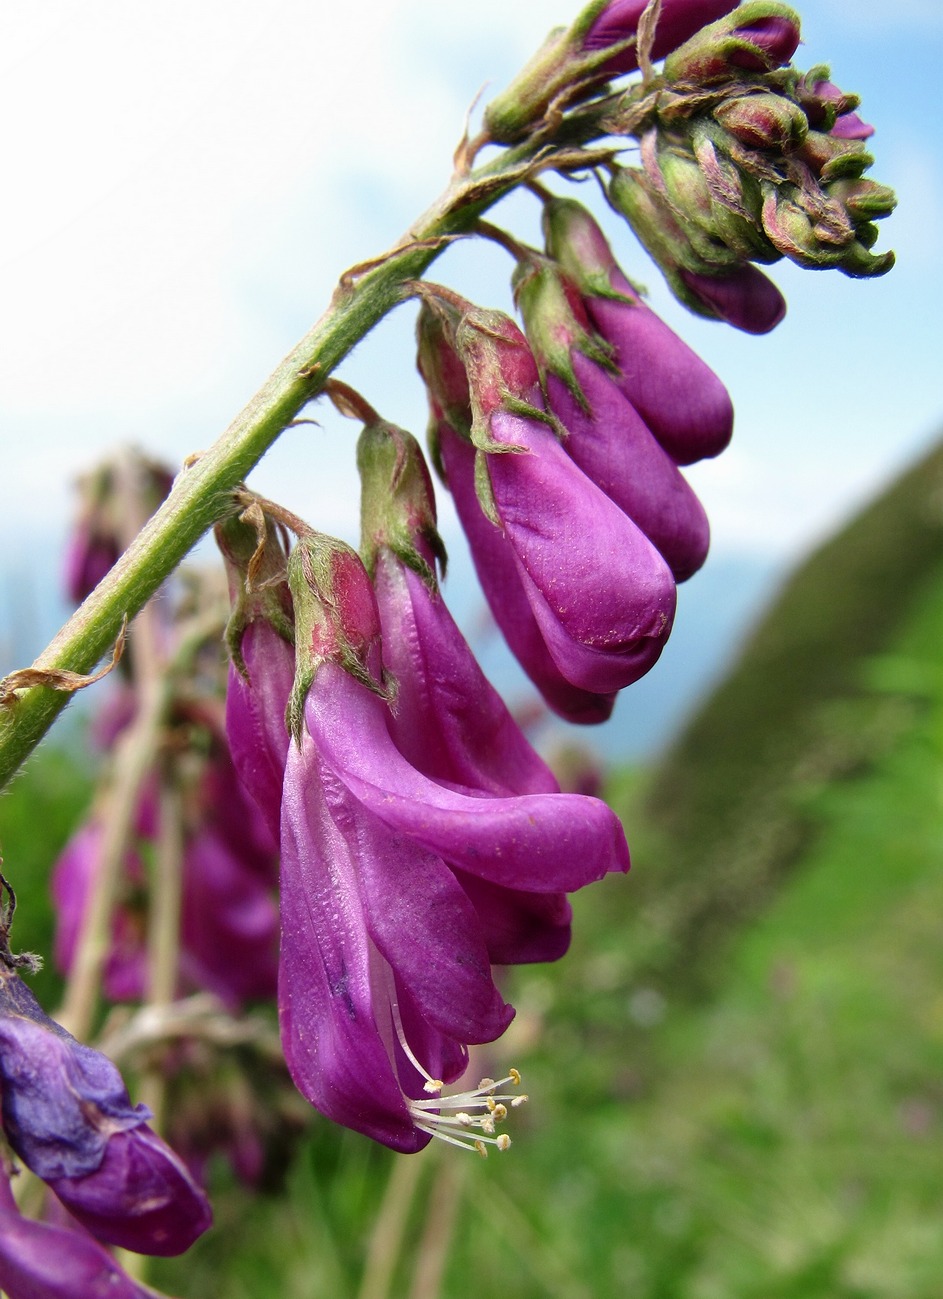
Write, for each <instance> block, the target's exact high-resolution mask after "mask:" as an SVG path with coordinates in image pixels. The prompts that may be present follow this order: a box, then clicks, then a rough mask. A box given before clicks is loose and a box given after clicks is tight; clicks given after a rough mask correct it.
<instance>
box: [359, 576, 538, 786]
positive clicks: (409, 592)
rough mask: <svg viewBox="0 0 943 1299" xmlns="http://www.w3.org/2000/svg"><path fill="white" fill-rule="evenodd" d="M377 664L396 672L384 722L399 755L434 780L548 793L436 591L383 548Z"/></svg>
mask: <svg viewBox="0 0 943 1299" xmlns="http://www.w3.org/2000/svg"><path fill="white" fill-rule="evenodd" d="M375 583H376V593H377V604H378V606H379V609H380V623H381V626H382V628H383V658H384V663H385V664H386V666H387V667H388V668H389V670H390V671H391V672H392V673H393V675H394V676H395V677H396V679H397V682H398V693H397V701H396V710H395V712H394V714H393V716H392V719H391V720H390V723H389V728H390V733H391V734H392V736H393V739H394V741H395V742H396V747H397V748H398V749H399V751H400V753H402V754H403V756H404V757H405V758H406V759H408V761H409V762H411V763H412V765H413V766H414V767H416V768H417V769H418V770H419V771H421V772H423V774H424V775H427V776H430V777H431V778H432V779H433V780H436V781H439V782H440V783H441V784H447V785H451V786H452V787H454V788H457V789H461V790H465V791H475V792H478V793H482V794H498V795H508V794H536V793H547V794H550V793H555V792H557V791H558V789H559V786H558V784H557V781H556V778H555V777H554V775H553V772H552V771H551V770H550V768H549V767H548V766H547V764H546V763H545V762H544V761H543V760H542V759H541V758H540V757H538V755H537V753H536V752H535V751H534V749H533V748H532V747H531V745H530V744H529V743H528V741H527V739H526V738H525V737H524V734H523V733H522V731H521V729H520V727H519V726H518V725H517V723H516V722H515V721H514V719H513V717H512V716H511V714H510V713H509V712H508V709H507V706H506V705H505V703H504V701H503V699H502V698H501V696H500V695H499V694H498V692H497V691H496V690H495V689H494V687H493V686H492V685H491V683H490V682H489V681H488V679H487V677H486V676H485V674H484V673H483V672H482V670H481V668H480V667H479V665H478V662H477V660H476V659H475V656H474V655H473V654H472V651H471V649H470V648H469V646H468V644H467V642H466V641H465V639H464V637H463V636H462V634H461V632H460V631H459V629H458V627H456V625H455V622H454V620H453V618H452V615H451V614H450V613H449V611H448V609H447V608H446V605H445V601H444V600H443V599H442V597H441V595H439V594H436V595H434V594H433V593H432V592H431V591H430V590H429V587H428V586H427V585H426V583H425V582H424V581H423V580H422V578H421V577H420V576H419V575H418V573H415V572H414V571H413V570H412V569H409V568H406V567H405V566H404V565H403V564H401V563H400V562H399V561H398V560H397V559H396V558H395V557H394V556H393V555H392V554H391V553H390V552H389V551H385V552H382V553H381V556H380V559H379V561H378V564H377V572H376V578H375Z"/></svg>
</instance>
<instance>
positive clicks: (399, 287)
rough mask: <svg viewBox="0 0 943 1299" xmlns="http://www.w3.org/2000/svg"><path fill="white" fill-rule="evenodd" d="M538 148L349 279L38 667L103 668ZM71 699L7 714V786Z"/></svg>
mask: <svg viewBox="0 0 943 1299" xmlns="http://www.w3.org/2000/svg"><path fill="white" fill-rule="evenodd" d="M533 153H534V146H532V145H522V146H520V147H519V148H517V149H512V150H507V151H505V152H504V153H503V154H501V156H500V157H499V158H498V159H497V160H495V161H493V162H491V163H490V164H488V165H487V166H485V167H482V168H480V169H479V170H478V171H475V172H472V173H471V174H470V175H468V176H456V177H455V178H453V181H452V183H451V184H450V186H449V187H448V189H447V190H446V191H445V193H444V194H443V195H442V197H441V198H440V199H439V200H438V201H437V203H436V204H435V205H434V206H433V207H432V208H430V210H429V212H428V213H426V215H425V216H424V217H422V218H421V219H420V220H419V222H417V224H416V226H414V227H413V229H412V230H411V231H410V232H409V234H408V235H407V236H406V237H405V238H404V239H403V240H402V241H401V243H400V244H399V245H397V249H396V250H393V251H392V252H391V253H390V254H389V255H388V256H386V257H384V258H382V259H378V260H377V261H376V263H370V264H367V265H368V266H369V269H365V270H364V271H363V273H362V274H360V275H358V276H356V277H352V278H349V279H348V278H345V279H343V280H342V281H341V283H340V285H339V286H338V289H337V291H336V292H335V294H334V299H333V301H332V302H331V305H330V306H329V307H328V309H327V311H326V312H325V313H324V315H323V316H322V317H321V319H320V320H319V321H318V322H317V324H316V325H315V326H314V327H313V328H312V329H311V330H310V332H309V333H308V334H306V335H305V337H304V338H303V339H302V340H301V342H300V343H298V345H297V346H296V347H295V348H294V349H293V350H292V351H291V352H289V354H288V356H287V357H286V358H285V359H284V360H283V361H282V362H281V364H280V365H279V366H278V368H277V369H276V370H275V372H274V373H273V374H272V376H271V377H270V378H269V379H268V380H267V382H266V383H265V384H264V386H263V387H262V388H261V389H260V391H259V392H258V393H257V394H256V395H255V396H254V397H253V398H252V400H251V401H250V402H249V404H248V405H247V406H246V408H245V409H244V410H243V411H242V412H241V414H239V415H237V417H236V419H235V420H234V421H233V422H232V424H231V425H230V426H229V428H228V429H226V431H225V432H224V433H223V434H222V436H221V437H220V438H219V439H218V441H217V442H216V443H215V444H214V445H213V446H212V447H211V448H210V450H209V451H206V452H204V453H203V454H202V455H201V456H200V457H199V458H198V459H196V460H195V461H194V462H193V463H192V464H190V465H189V467H188V468H186V469H184V470H183V471H182V472H181V473H180V474H179V475H178V477H177V479H176V481H175V483H174V487H173V490H172V492H171V493H170V495H169V496H168V498H167V500H166V501H165V502H164V504H163V505H162V506H161V508H160V509H159V510H158V511H157V513H156V514H155V515H154V516H153V518H151V519H150V520H149V522H148V523H147V524H146V525H145V527H144V528H143V529H142V531H141V532H140V533H139V534H138V536H137V538H136V539H135V540H134V541H133V542H132V543H131V545H130V546H129V547H128V549H127V550H126V551H125V553H124V554H123V555H122V556H121V558H120V559H119V561H118V563H117V564H116V565H115V566H114V568H113V569H112V570H111V572H110V573H109V574H108V575H107V576H106V577H105V578H104V579H103V580H102V582H100V583H99V585H98V587H97V588H96V589H95V590H94V591H93V592H92V594H91V595H90V596H89V597H88V599H87V600H86V601H85V602H84V604H83V605H82V606H81V607H80V608H79V609H78V610H77V611H76V612H75V614H73V616H72V617H71V618H70V619H69V621H68V622H67V623H66V625H65V626H64V627H63V628H62V629H61V631H60V632H59V633H58V635H57V636H56V637H55V638H54V639H53V640H52V641H51V643H50V644H49V645H48V647H47V648H46V649H45V650H44V651H43V653H42V654H41V655H40V656H39V658H38V659H36V661H35V664H34V667H35V668H38V669H44V670H57V669H65V670H70V671H73V672H77V673H82V674H86V673H89V672H91V670H92V669H93V668H94V667H95V665H96V664H97V663H98V662H99V661H100V660H101V658H102V657H103V655H105V654H106V653H107V652H108V651H109V650H110V649H111V647H112V646H113V645H114V643H115V641H116V640H117V637H118V634H119V632H120V630H121V625H122V620H123V618H124V617H125V616H127V617H128V618H133V617H134V615H135V614H136V613H137V612H138V611H139V610H140V609H141V608H142V607H143V605H144V604H145V603H146V601H147V600H148V599H150V597H151V596H152V595H153V594H154V592H155V591H156V590H157V589H158V587H159V586H160V584H161V583H162V582H163V581H164V580H165V578H166V577H167V576H168V575H169V574H170V573H171V572H172V571H173V570H174V569H175V568H176V566H177V565H178V564H179V563H180V561H181V560H182V559H183V558H184V556H185V555H186V554H187V552H188V551H189V550H190V549H191V548H192V547H193V546H194V545H195V544H196V542H197V541H199V539H200V537H201V536H202V535H203V533H204V532H206V531H207V530H208V529H209V528H210V527H212V525H213V524H214V523H215V522H216V521H217V520H218V519H220V518H221V517H223V516H224V515H225V514H226V513H227V511H228V510H229V509H231V508H232V507H231V502H230V494H231V492H232V491H233V489H234V488H235V487H236V485H237V484H238V483H240V482H242V481H243V479H245V477H246V476H247V475H248V473H249V471H250V470H251V469H252V467H253V466H254V465H255V464H257V463H258V461H259V460H260V459H261V458H262V456H263V455H264V454H265V452H266V451H267V450H268V448H269V447H270V446H271V445H272V443H273V442H274V441H275V439H276V438H277V437H278V435H279V434H280V433H281V432H282V430H283V429H284V428H285V427H286V426H287V425H288V424H290V423H291V421H292V420H293V419H294V418H295V416H296V415H297V414H298V412H299V411H300V410H301V408H302V407H303V406H304V405H305V404H306V403H307V402H309V401H310V400H311V399H312V398H313V397H315V396H317V395H318V394H319V393H320V392H321V390H322V389H323V387H324V384H325V382H326V380H327V378H328V377H329V375H330V374H331V372H332V371H333V370H334V369H335V368H336V366H338V365H339V364H340V362H341V361H342V360H343V359H344V357H345V356H346V355H347V353H348V352H350V351H351V349H352V348H353V347H354V346H355V345H356V344H357V343H358V342H359V341H360V340H361V339H362V338H364V337H365V335H366V334H368V333H369V331H370V330H371V329H372V328H373V327H374V325H376V324H377V323H378V322H379V321H380V320H381V319H382V318H383V317H384V316H385V315H386V314H387V313H388V312H389V311H391V310H392V309H393V308H394V307H395V306H396V305H397V304H398V303H399V302H401V301H402V300H403V286H404V284H406V283H408V282H409V281H411V280H415V279H417V278H419V277H420V276H421V275H422V274H423V273H424V271H425V270H426V268H427V267H428V266H429V265H430V263H431V262H432V261H434V260H435V258H436V257H437V256H438V255H439V253H440V252H441V251H442V249H443V248H444V247H445V245H446V243H447V241H448V238H449V237H450V236H456V235H462V234H464V233H466V232H467V231H468V230H469V229H470V228H471V227H472V226H473V225H474V222H475V221H476V220H477V218H478V216H479V215H480V214H481V213H482V212H483V211H485V210H486V209H487V208H488V207H490V206H491V205H492V204H494V203H496V202H497V200H498V199H499V198H501V197H502V196H503V195H504V194H506V193H507V192H508V191H509V190H510V189H512V188H513V187H514V185H515V184H517V183H518V181H520V180H523V179H526V178H527V176H528V174H529V166H528V165H529V163H530V162H531V160H532V155H533ZM68 698H69V696H68V694H67V693H66V692H65V691H62V690H55V689H53V688H52V687H50V686H45V685H33V686H29V687H24V688H23V689H21V690H18V691H16V693H15V695H14V697H13V699H12V701H11V702H10V703H9V705H8V708H7V710H6V712H5V715H3V716H2V718H0V788H2V787H3V786H4V785H5V784H6V783H7V781H9V780H10V778H11V777H12V776H13V775H14V774H15V772H16V771H17V769H18V768H19V767H20V765H21V764H22V763H23V762H24V761H25V759H26V758H27V757H28V755H29V754H30V752H31V751H32V750H33V748H34V747H35V746H36V745H37V744H38V743H39V741H40V740H41V739H42V738H43V736H44V735H45V734H46V732H47V731H48V730H49V728H50V726H51V725H52V723H53V722H54V720H55V719H56V717H57V716H58V714H59V713H60V712H61V711H62V709H63V708H64V707H65V705H66V703H67V702H68Z"/></svg>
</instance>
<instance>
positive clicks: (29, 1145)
mask: <svg viewBox="0 0 943 1299" xmlns="http://www.w3.org/2000/svg"><path fill="white" fill-rule="evenodd" d="M0 1098H2V1118H3V1129H4V1132H5V1134H6V1137H7V1140H8V1141H9V1143H10V1146H11V1148H12V1149H13V1151H14V1152H15V1153H16V1154H17V1155H18V1156H19V1158H20V1159H22V1161H23V1163H24V1164H26V1166H27V1168H29V1169H31V1170H32V1171H33V1172H34V1173H36V1175H37V1176H38V1177H41V1178H42V1179H43V1181H45V1182H46V1183H47V1184H48V1185H49V1186H50V1187H51V1188H52V1190H53V1191H55V1193H56V1195H57V1196H58V1197H59V1199H60V1200H61V1201H62V1203H63V1204H64V1205H65V1206H66V1208H67V1209H68V1210H69V1212H70V1213H71V1214H72V1215H73V1217H75V1218H77V1219H78V1221H79V1222H80V1223H82V1225H83V1226H84V1227H86V1228H87V1229H88V1230H89V1231H90V1232H91V1233H92V1235H94V1236H95V1237H96V1238H97V1239H98V1240H101V1241H104V1242H105V1243H106V1244H110V1245H120V1246H122V1247H123V1248H126V1249H132V1250H136V1251H137V1252H139V1253H144V1254H179V1253H182V1252H183V1250H185V1249H187V1248H189V1246H190V1245H191V1244H192V1243H193V1241H194V1240H195V1239H196V1238H197V1237H198V1236H199V1235H201V1234H202V1232H204V1231H205V1230H206V1228H207V1227H208V1226H209V1225H210V1220H211V1214H210V1207H209V1203H208V1202H207V1199H206V1196H205V1195H204V1194H203V1192H202V1191H201V1190H200V1189H199V1187H198V1186H197V1185H196V1183H195V1182H194V1181H193V1180H192V1178H191V1177H190V1175H189V1173H188V1172H187V1170H186V1168H185V1167H184V1165H183V1164H182V1163H181V1161H180V1160H179V1159H178V1158H177V1156H176V1155H175V1154H174V1153H173V1151H172V1150H171V1149H170V1147H169V1146H167V1145H166V1144H165V1143H164V1142H163V1141H161V1139H160V1138H159V1137H158V1136H157V1135H156V1134H155V1133H154V1132H152V1131H151V1129H150V1128H149V1127H148V1126H147V1120H148V1118H150V1112H149V1110H148V1109H147V1108H146V1107H145V1106H143V1105H138V1106H132V1104H131V1101H130V1099H129V1097H128V1093H127V1089H126V1088H125V1085H124V1083H123V1081H122V1079H121V1075H120V1074H119V1073H118V1070H117V1069H116V1068H115V1066H114V1065H113V1064H112V1063H111V1061H110V1060H109V1059H108V1058H107V1057H106V1056H104V1055H102V1054H101V1052H99V1051H94V1050H92V1048H91V1047H87V1046H83V1045H82V1044H81V1043H79V1042H76V1040H75V1039H74V1038H73V1037H71V1036H70V1035H69V1034H68V1033H67V1032H66V1031H65V1029H63V1028H61V1027H60V1026H59V1025H58V1024H56V1023H55V1022H54V1021H53V1020H51V1019H49V1017H48V1016H47V1015H46V1014H45V1013H44V1012H43V1010H42V1008H41V1007H40V1005H39V1003H38V1002H37V1001H36V998H35V997H34V996H33V994H32V993H31V992H30V990H29V989H28V988H27V987H26V985H25V984H24V983H23V982H22V981H21V980H20V979H19V978H18V977H17V976H16V975H14V974H12V973H10V972H8V971H4V970H2V969H0Z"/></svg>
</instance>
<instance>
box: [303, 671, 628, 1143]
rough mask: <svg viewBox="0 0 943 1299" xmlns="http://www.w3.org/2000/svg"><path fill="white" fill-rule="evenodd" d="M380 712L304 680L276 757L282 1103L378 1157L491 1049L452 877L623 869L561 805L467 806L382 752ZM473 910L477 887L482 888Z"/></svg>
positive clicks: (489, 878)
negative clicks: (469, 1050) (295, 1098)
mask: <svg viewBox="0 0 943 1299" xmlns="http://www.w3.org/2000/svg"><path fill="white" fill-rule="evenodd" d="M386 710H387V706H386V704H385V703H384V702H383V700H382V699H381V698H379V696H377V695H376V694H375V693H373V692H371V691H370V690H369V689H368V688H367V687H366V686H365V685H363V684H362V683H360V682H358V681H355V680H354V679H353V677H351V676H350V675H349V674H348V673H346V672H345V671H344V670H343V668H341V667H339V666H337V665H336V664H333V663H324V664H322V665H321V667H320V668H319V669H318V672H317V675H316V677H315V679H314V683H313V685H312V687H311V690H310V692H309V695H308V699H307V703H306V706H305V721H306V729H305V732H304V734H303V735H302V740H301V746H300V748H299V747H296V746H293V747H292V749H291V750H290V752H289V757H288V766H287V769H286V773H285V790H284V798H283V837H282V957H281V961H282V963H281V982H280V996H279V1000H280V1011H281V1027H282V1039H283V1043H284V1046H285V1054H286V1059H287V1061H288V1065H289V1069H290V1070H291V1073H292V1077H293V1078H294V1080H295V1083H296V1085H297V1086H298V1088H299V1090H300V1091H301V1092H302V1093H303V1094H304V1095H305V1096H307V1097H308V1099H309V1100H310V1101H311V1102H312V1103H313V1104H314V1105H316V1106H317V1108H318V1109H320V1110H321V1111H322V1112H323V1113H325V1114H327V1115H328V1116H329V1117H331V1118H333V1119H335V1120H336V1121H337V1122H341V1123H345V1124H347V1125H348V1126H350V1127H354V1128H356V1129H357V1130H358V1131H361V1132H364V1133H366V1134H367V1135H368V1136H371V1137H373V1138H374V1139H376V1140H378V1141H382V1142H384V1143H385V1144H387V1145H390V1146H392V1147H393V1148H394V1149H398V1150H403V1151H410V1150H416V1149H419V1148H420V1147H421V1146H422V1145H425V1144H426V1142H427V1141H428V1137H429V1132H428V1131H427V1128H428V1125H429V1119H428V1118H424V1117H423V1116H424V1113H425V1111H422V1110H418V1109H417V1107H416V1105H415V1102H416V1101H419V1100H422V1099H423V1097H428V1095H429V1092H430V1090H435V1089H434V1088H433V1087H432V1083H434V1082H435V1081H437V1080H441V1081H444V1082H448V1081H451V1080H452V1079H454V1078H455V1077H457V1076H458V1075H459V1074H460V1073H461V1072H462V1071H463V1069H464V1067H465V1051H464V1047H465V1045H466V1044H467V1043H471V1042H489V1041H493V1040H494V1039H495V1038H496V1037H498V1036H500V1034H501V1033H502V1032H503V1031H504V1029H505V1028H506V1027H507V1024H508V1022H509V1021H510V1018H511V1014H512V1011H511V1008H510V1007H508V1006H506V1005H505V1004H504V1001H503V999H502V998H501V996H500V994H499V993H498V991H497V989H496V988H495V986H494V983H493V981H492V978H491V972H490V959H489V953H488V950H487V947H486V944H485V941H484V937H483V934H482V927H481V922H480V919H479V915H478V912H477V911H476V909H475V906H474V905H473V904H472V901H470V900H469V897H468V895H467V894H466V892H465V890H464V889H463V888H462V887H461V885H460V884H459V882H458V880H457V878H456V876H455V873H454V870H453V869H452V868H453V867H456V868H458V869H459V870H462V871H464V872H465V873H466V874H468V875H469V876H471V877H472V878H473V879H474V880H475V881H479V880H480V881H483V882H484V883H485V884H486V885H492V886H502V887H513V888H519V889H522V890H524V891H525V892H531V891H535V892H544V893H546V894H550V895H552V894H559V893H561V892H565V891H569V890H571V889H574V888H579V887H581V886H582V885H583V884H586V883H588V882H590V880H593V879H598V878H600V877H601V876H602V875H603V874H605V873H606V871H607V870H611V869H624V868H625V867H626V866H627V864H628V861H627V854H626V849H625V843H624V839H623V837H622V833H621V827H619V825H618V822H617V820H616V818H615V817H614V815H613V814H612V813H611V811H610V810H609V809H608V808H607V807H606V806H605V804H602V803H599V802H597V801H596V800H588V799H583V798H580V797H579V796H577V795H564V794H533V795H529V796H517V797H508V798H497V797H495V798H489V799H487V800H484V799H482V798H481V797H475V796H472V795H468V794H463V793H458V792H456V791H454V790H451V789H448V788H446V787H445V786H443V785H439V784H438V783H437V782H434V781H431V780H429V779H428V778H427V777H425V776H423V775H422V774H421V773H420V772H418V771H417V770H416V769H415V768H414V767H413V766H411V765H410V764H409V763H408V762H407V761H406V759H405V758H404V757H403V756H402V755H401V754H400V753H399V751H398V750H397V749H396V747H395V745H394V744H393V741H392V739H391V737H390V733H389V730H388V728H387V723H386ZM484 892H485V894H486V895H487V893H488V890H487V889H486V890H484Z"/></svg>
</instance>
